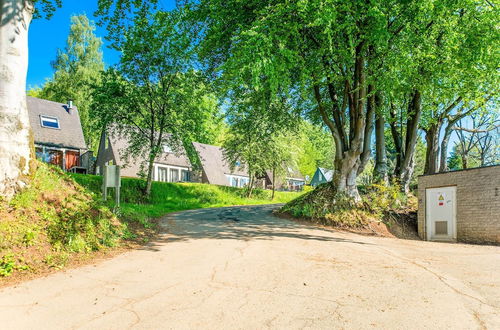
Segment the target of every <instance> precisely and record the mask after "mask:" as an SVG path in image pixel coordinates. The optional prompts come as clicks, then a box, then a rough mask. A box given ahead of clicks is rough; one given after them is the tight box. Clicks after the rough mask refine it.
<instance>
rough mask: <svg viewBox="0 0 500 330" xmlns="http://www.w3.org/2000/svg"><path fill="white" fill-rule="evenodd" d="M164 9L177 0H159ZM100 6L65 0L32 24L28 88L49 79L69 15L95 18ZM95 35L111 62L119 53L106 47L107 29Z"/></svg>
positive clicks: (90, 1) (85, 0)
mask: <svg viewBox="0 0 500 330" xmlns="http://www.w3.org/2000/svg"><path fill="white" fill-rule="evenodd" d="M160 3H161V4H162V5H163V7H164V8H169V9H171V8H173V7H174V6H175V0H160ZM96 9H97V0H64V1H63V6H62V8H59V9H58V10H57V11H56V12H55V13H54V16H52V18H51V19H50V20H46V19H37V20H34V21H33V22H32V23H31V26H30V30H29V39H28V40H29V66H28V77H27V83H26V85H27V89H29V88H30V87H35V86H41V85H42V84H43V83H44V81H45V79H46V78H50V77H52V74H53V70H52V67H51V66H50V62H51V61H53V60H54V59H55V57H56V52H57V49H58V48H61V49H63V48H64V46H65V44H66V38H67V37H68V33H69V26H70V17H71V16H72V15H74V14H82V13H85V14H87V16H88V17H89V18H90V19H91V20H94V21H97V19H96V18H94V17H93V14H94V12H95V11H96ZM95 33H96V35H97V36H98V37H101V38H102V39H103V42H104V47H103V53H104V62H105V63H106V65H112V64H114V63H116V62H117V61H118V59H119V53H118V52H116V51H113V50H111V49H109V48H107V47H106V40H104V36H105V35H106V30H105V29H104V28H101V27H97V30H96V32H95Z"/></svg>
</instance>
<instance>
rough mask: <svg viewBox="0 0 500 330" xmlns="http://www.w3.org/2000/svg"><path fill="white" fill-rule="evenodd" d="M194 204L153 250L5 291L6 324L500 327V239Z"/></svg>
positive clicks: (1, 309)
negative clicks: (448, 240) (420, 233)
mask: <svg viewBox="0 0 500 330" xmlns="http://www.w3.org/2000/svg"><path fill="white" fill-rule="evenodd" d="M271 209H272V207H270V206H257V207H238V208H231V209H229V208H225V209H208V210H207V209H206V210H196V211H188V212H183V213H179V214H175V215H172V216H170V217H168V218H166V219H165V220H164V221H163V222H162V226H163V228H164V229H165V234H163V235H162V236H161V238H160V239H159V240H158V241H157V242H155V243H154V244H152V245H150V246H148V247H146V248H144V249H143V250H138V251H132V252H129V253H125V254H123V255H120V256H118V257H116V258H114V259H111V260H108V261H105V262H102V263H100V264H98V265H95V266H87V267H83V268H79V269H74V270H70V271H67V272H64V273H58V274H55V275H52V276H49V277H46V278H42V279H38V280H34V281H31V282H27V283H24V284H22V285H20V286H18V287H15V288H6V289H3V290H1V291H0V320H1V321H0V322H1V323H0V328H2V329H15V328H24V329H25V328H32V329H35V328H36V329H44V328H47V329H58V328H59V329H68V328H71V329H73V328H74V329H127V328H134V329H161V328H164V329H170V328H176V329H177V328H178V329H188V328H203V329H262V328H277V329H295V328H322V329H335V328H347V329H362V328H380V329H389V328H393V329H413V328H415V329H416V328H429V329H445V328H447V329H450V328H453V329H485V328H488V329H500V320H499V318H500V316H499V315H500V309H499V307H500V276H499V274H500V247H492V246H472V245H461V244H440V243H428V242H420V241H405V240H397V239H389V238H376V237H367V236H359V235H356V234H351V233H344V232H335V231H328V230H325V229H318V228H314V227H308V226H306V225H301V224H297V223H294V222H291V221H287V220H284V219H278V218H275V217H273V216H272V215H271V213H270V212H271Z"/></svg>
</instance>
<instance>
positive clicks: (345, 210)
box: [281, 184, 417, 238]
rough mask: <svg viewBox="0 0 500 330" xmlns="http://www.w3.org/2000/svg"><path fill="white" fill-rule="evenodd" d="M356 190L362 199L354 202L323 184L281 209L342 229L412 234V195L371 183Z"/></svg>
mask: <svg viewBox="0 0 500 330" xmlns="http://www.w3.org/2000/svg"><path fill="white" fill-rule="evenodd" d="M359 190H360V194H361V198H362V202H361V203H353V201H352V200H350V199H348V198H342V197H339V196H337V195H336V194H335V191H334V189H333V187H332V186H331V185H329V184H323V185H320V186H319V187H317V188H316V189H315V190H313V191H311V192H309V193H307V194H304V195H302V196H300V197H299V198H297V199H295V200H293V201H291V202H289V203H287V204H286V205H285V206H284V207H283V208H282V209H281V213H283V214H285V215H289V216H291V217H294V218H300V219H304V220H307V221H310V222H314V223H318V224H322V225H327V226H332V227H337V228H342V229H349V230H356V231H360V232H366V233H375V234H379V235H383V236H386V235H388V236H391V235H395V236H398V237H405V238H415V232H416V209H417V199H416V197H415V196H413V195H411V194H410V195H405V194H403V193H401V192H400V190H399V187H398V186H390V187H385V186H381V185H372V186H368V187H359Z"/></svg>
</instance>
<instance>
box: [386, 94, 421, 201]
mask: <svg viewBox="0 0 500 330" xmlns="http://www.w3.org/2000/svg"><path fill="white" fill-rule="evenodd" d="M421 112H422V107H421V95H420V92H419V91H418V90H415V91H414V92H413V93H412V95H411V101H410V103H409V104H408V114H407V120H406V137H405V143H404V145H403V138H402V135H401V134H400V133H399V132H398V130H397V125H396V120H395V119H396V114H395V111H394V109H391V117H392V120H391V132H392V137H393V139H394V145H395V146H396V152H397V155H396V156H397V164H396V168H395V169H394V177H395V178H396V179H397V180H398V181H399V183H400V184H401V190H402V191H403V192H405V193H408V192H409V191H410V180H411V178H412V175H413V170H414V165H415V159H414V157H415V146H416V145H417V138H418V124H419V121H420V115H421Z"/></svg>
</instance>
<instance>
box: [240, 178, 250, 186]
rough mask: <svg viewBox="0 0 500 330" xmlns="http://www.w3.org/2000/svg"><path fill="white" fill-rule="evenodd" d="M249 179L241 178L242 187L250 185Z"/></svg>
mask: <svg viewBox="0 0 500 330" xmlns="http://www.w3.org/2000/svg"><path fill="white" fill-rule="evenodd" d="M248 181H249V180H248V179H247V178H241V179H240V187H242V188H243V187H245V186H246V185H248Z"/></svg>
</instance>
